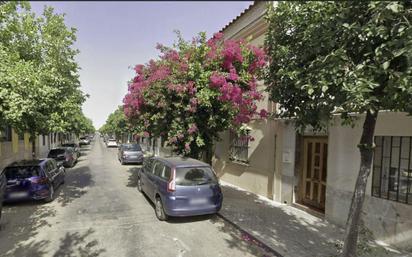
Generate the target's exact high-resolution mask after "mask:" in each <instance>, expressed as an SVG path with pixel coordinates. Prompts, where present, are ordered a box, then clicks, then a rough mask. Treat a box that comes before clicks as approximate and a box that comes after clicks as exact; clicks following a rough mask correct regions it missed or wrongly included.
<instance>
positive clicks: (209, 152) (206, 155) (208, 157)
mask: <svg viewBox="0 0 412 257" xmlns="http://www.w3.org/2000/svg"><path fill="white" fill-rule="evenodd" d="M212 158H213V144H208V146H207V148H206V150H205V151H204V152H203V161H204V162H206V163H208V164H210V165H212Z"/></svg>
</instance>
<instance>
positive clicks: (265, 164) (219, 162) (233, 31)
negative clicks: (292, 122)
mask: <svg viewBox="0 0 412 257" xmlns="http://www.w3.org/2000/svg"><path fill="white" fill-rule="evenodd" d="M265 12H266V2H256V3H255V4H254V6H253V7H251V8H250V9H249V10H248V11H246V12H245V13H244V14H242V15H241V16H240V17H239V18H237V19H236V20H235V21H234V22H232V23H231V24H230V25H229V26H228V27H226V28H225V29H224V30H223V33H224V38H225V39H241V38H249V39H251V41H250V43H251V44H253V45H256V46H262V45H263V43H264V38H265V35H264V33H265V32H266V29H267V24H266V22H265V20H264V17H263V15H264V13H265ZM259 89H260V90H261V91H262V92H263V95H264V100H262V101H260V102H259V103H258V104H257V108H258V110H260V109H266V110H273V104H272V103H271V102H270V101H269V100H268V94H267V92H264V91H263V90H264V85H263V84H262V83H261V84H260V86H259ZM277 126H278V124H277V122H276V121H274V120H270V119H269V120H261V119H257V120H254V121H252V122H251V123H249V124H248V127H249V128H251V131H250V135H251V136H252V137H253V138H254V141H251V142H250V143H249V149H248V157H249V160H248V164H245V163H238V162H233V161H231V160H229V153H230V142H229V132H225V133H222V135H221V138H222V141H220V142H216V144H215V156H214V159H213V166H214V169H215V171H216V172H217V173H218V175H219V177H220V178H221V180H223V181H225V182H228V183H231V184H234V185H236V186H239V187H242V188H244V189H246V190H249V191H251V192H253V193H256V194H259V195H263V196H266V197H269V198H273V199H277V200H280V193H279V191H280V183H276V181H277V182H279V179H276V178H279V174H277V173H276V170H278V169H276V167H275V163H276V161H275V158H276V155H275V147H276V145H277V144H276V142H275V141H276V138H277V135H276V131H277Z"/></svg>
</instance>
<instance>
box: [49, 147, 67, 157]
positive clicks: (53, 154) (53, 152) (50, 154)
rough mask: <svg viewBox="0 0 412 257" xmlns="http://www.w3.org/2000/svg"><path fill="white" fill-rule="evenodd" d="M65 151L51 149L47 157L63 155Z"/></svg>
mask: <svg viewBox="0 0 412 257" xmlns="http://www.w3.org/2000/svg"><path fill="white" fill-rule="evenodd" d="M65 151H66V150H65V149H52V150H50V152H49V157H57V156H58V155H62V154H64V152H65Z"/></svg>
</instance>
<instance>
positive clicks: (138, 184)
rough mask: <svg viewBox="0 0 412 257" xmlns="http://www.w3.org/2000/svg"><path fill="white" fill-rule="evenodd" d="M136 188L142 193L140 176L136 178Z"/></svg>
mask: <svg viewBox="0 0 412 257" xmlns="http://www.w3.org/2000/svg"><path fill="white" fill-rule="evenodd" d="M137 190H139V192H140V193H143V191H142V181H141V180H140V178H137Z"/></svg>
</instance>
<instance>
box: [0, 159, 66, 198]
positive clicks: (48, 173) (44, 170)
mask: <svg viewBox="0 0 412 257" xmlns="http://www.w3.org/2000/svg"><path fill="white" fill-rule="evenodd" d="M4 174H5V176H6V179H7V186H6V192H5V194H4V201H5V202H15V201H22V200H45V201H46V202H50V201H53V199H54V192H55V189H56V188H57V187H58V186H59V185H60V184H63V183H64V177H65V170H64V167H62V166H58V165H57V163H56V161H55V160H53V159H40V160H23V161H18V162H14V163H12V164H11V165H9V166H7V167H6V168H5V169H4Z"/></svg>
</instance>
